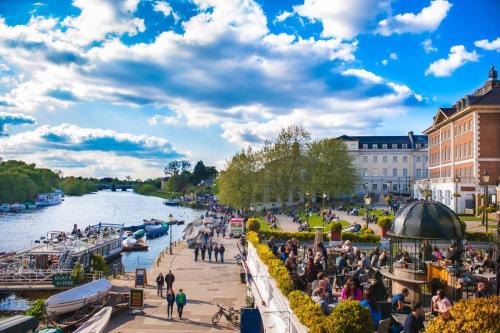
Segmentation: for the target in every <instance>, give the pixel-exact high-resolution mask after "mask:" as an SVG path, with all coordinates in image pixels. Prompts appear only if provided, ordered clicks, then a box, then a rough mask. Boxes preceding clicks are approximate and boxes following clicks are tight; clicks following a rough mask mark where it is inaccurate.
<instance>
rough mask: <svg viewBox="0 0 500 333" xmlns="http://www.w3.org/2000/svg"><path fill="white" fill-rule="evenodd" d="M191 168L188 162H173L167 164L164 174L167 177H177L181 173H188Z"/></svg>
mask: <svg viewBox="0 0 500 333" xmlns="http://www.w3.org/2000/svg"><path fill="white" fill-rule="evenodd" d="M190 167H191V164H190V163H189V162H188V161H178V160H173V161H171V162H169V163H168V164H167V166H166V167H165V170H164V172H165V175H167V176H173V175H177V174H178V173H179V172H180V171H187V170H188V169H189V168H190Z"/></svg>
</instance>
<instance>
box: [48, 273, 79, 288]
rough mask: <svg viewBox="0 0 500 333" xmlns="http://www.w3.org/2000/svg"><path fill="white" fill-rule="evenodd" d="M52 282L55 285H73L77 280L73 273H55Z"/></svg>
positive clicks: (58, 286)
mask: <svg viewBox="0 0 500 333" xmlns="http://www.w3.org/2000/svg"><path fill="white" fill-rule="evenodd" d="M52 284H53V285H54V287H57V288H60V287H73V286H74V285H75V280H73V278H72V277H71V274H69V273H66V274H55V275H53V276H52Z"/></svg>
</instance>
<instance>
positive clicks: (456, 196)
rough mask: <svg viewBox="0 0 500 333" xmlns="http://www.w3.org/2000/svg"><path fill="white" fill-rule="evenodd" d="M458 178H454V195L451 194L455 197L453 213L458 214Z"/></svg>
mask: <svg viewBox="0 0 500 333" xmlns="http://www.w3.org/2000/svg"><path fill="white" fill-rule="evenodd" d="M460 180H461V179H460V177H458V176H456V177H455V179H454V181H455V193H453V196H454V197H455V213H457V214H458V183H460Z"/></svg>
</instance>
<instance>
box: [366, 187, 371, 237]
mask: <svg viewBox="0 0 500 333" xmlns="http://www.w3.org/2000/svg"><path fill="white" fill-rule="evenodd" d="M364 199H365V206H366V228H367V229H368V214H369V211H370V205H371V204H372V197H371V196H370V194H369V193H366V195H365V197H364Z"/></svg>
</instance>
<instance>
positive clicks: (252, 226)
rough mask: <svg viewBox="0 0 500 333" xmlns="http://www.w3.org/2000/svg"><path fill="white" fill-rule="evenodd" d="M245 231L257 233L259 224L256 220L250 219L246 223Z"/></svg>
mask: <svg viewBox="0 0 500 333" xmlns="http://www.w3.org/2000/svg"><path fill="white" fill-rule="evenodd" d="M247 230H248V231H254V232H259V230H260V222H259V220H258V219H256V218H254V217H252V218H249V219H248V221H247Z"/></svg>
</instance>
